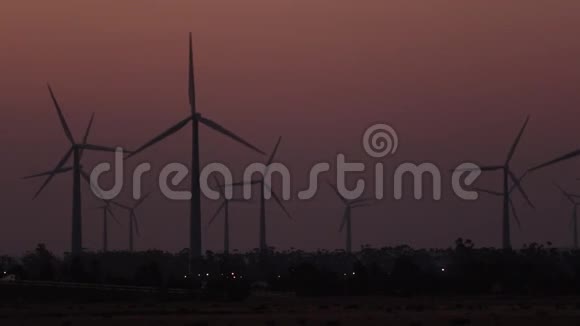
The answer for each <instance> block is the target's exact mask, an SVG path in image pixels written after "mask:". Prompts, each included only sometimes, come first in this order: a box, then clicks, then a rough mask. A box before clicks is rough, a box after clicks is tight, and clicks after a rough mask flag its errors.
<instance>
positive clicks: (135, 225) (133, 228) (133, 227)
mask: <svg viewBox="0 0 580 326" xmlns="http://www.w3.org/2000/svg"><path fill="white" fill-rule="evenodd" d="M150 194H151V193H148V194H146V195H145V196H143V197H141V198H140V199H139V200H137V201H136V202H135V204H133V206H127V205H123V204H120V203H117V202H113V204H115V205H117V206H119V207H121V208H123V209H125V210H126V211H128V212H129V251H133V250H134V240H133V237H134V236H135V235H136V236H141V232H140V231H139V221H138V218H137V214H135V210H136V209H137V208H138V207H139V206H141V204H143V202H144V201H145V199H147V197H149V195H150Z"/></svg>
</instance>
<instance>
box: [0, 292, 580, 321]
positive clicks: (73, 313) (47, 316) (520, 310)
mask: <svg viewBox="0 0 580 326" xmlns="http://www.w3.org/2000/svg"><path fill="white" fill-rule="evenodd" d="M579 323H580V298H579V297H554V298H548V297H543V298H533V299H532V298H518V297H511V298H507V297H491V296H490V297H466V298H462V297H454V298H427V297H424V298H388V297H360V298H358V297H332V298H297V297H295V296H292V295H280V294H277V295H267V294H262V295H257V294H256V295H252V296H251V297H250V298H248V300H246V301H244V302H238V303H224V302H219V303H210V302H165V303H160V302H154V301H151V302H147V301H141V302H139V303H131V302H124V303H110V304H109V303H98V304H79V303H58V304H56V303H55V304H50V303H43V304H38V303H37V304H25V303H4V304H2V306H0V324H1V325H21V326H27V325H31V326H32V325H34V326H36V325H58V326H65V325H66V326H74V325H82V326H85V325H86V326H89V325H119V326H131V325H165V326H170V325H191V326H194V325H199V326H201V325H356V324H358V325H417V326H419V325H579Z"/></svg>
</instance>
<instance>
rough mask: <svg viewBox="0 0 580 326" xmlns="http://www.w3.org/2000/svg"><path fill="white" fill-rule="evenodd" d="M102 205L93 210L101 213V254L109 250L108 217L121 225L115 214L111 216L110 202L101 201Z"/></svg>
mask: <svg viewBox="0 0 580 326" xmlns="http://www.w3.org/2000/svg"><path fill="white" fill-rule="evenodd" d="M103 202H104V204H103V205H101V206H98V207H96V208H95V209H98V210H102V211H103V252H107V251H108V250H109V226H108V219H109V215H110V216H111V217H112V218H113V220H115V222H116V223H117V224H119V225H120V224H121V223H120V222H119V220H118V219H117V217H116V216H115V214H113V210H112V209H111V201H109V200H103Z"/></svg>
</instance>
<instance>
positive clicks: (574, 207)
mask: <svg viewBox="0 0 580 326" xmlns="http://www.w3.org/2000/svg"><path fill="white" fill-rule="evenodd" d="M554 184H555V185H556V187H557V188H558V189H559V190H560V192H561V193H562V195H563V196H564V197H565V198H566V199H568V201H569V202H570V204H572V228H573V229H572V240H573V243H574V249H578V206H579V205H580V203H579V202H577V201H576V200H575V198H579V197H580V196H578V195H573V194H571V193H569V192H567V191H565V190H564V189H563V188H562V187H560V185H558V184H557V183H554Z"/></svg>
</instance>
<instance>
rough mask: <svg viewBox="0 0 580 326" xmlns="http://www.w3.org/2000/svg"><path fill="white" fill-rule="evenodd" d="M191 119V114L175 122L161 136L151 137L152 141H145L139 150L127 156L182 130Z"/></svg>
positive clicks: (133, 154) (134, 153)
mask: <svg viewBox="0 0 580 326" xmlns="http://www.w3.org/2000/svg"><path fill="white" fill-rule="evenodd" d="M189 121H191V116H189V117H187V118H185V119H183V120H181V121H179V122H178V123H177V124H175V125H174V126H172V127H171V128H169V129H167V130H165V131H164V132H162V133H161V134H159V136H157V137H155V138H153V139H151V140H150V141H148V142H147V143H145V145H143V146H141V147H139V148H138V149H137V150H135V151H134V152H133V153H131V154H130V155H129V156H127V158H129V157H131V156H135V155H137V154H138V153H140V152H142V151H144V150H145V149H147V148H148V147H150V146H152V145H155V144H156V143H158V142H160V141H162V140H163V139H165V138H167V137H169V136H171V135H173V134H174V133H176V132H178V131H179V130H181V129H182V128H183V127H185V126H186V125H187V123H188V122H189Z"/></svg>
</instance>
